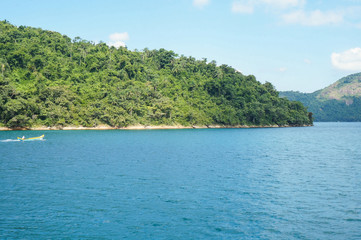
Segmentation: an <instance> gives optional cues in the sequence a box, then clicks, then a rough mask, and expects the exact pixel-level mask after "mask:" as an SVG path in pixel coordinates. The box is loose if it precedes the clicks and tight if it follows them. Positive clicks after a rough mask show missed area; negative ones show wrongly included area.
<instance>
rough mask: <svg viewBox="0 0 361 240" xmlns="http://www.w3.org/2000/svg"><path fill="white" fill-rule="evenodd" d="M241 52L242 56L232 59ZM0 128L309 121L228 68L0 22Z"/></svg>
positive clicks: (300, 109)
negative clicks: (110, 45)
mask: <svg viewBox="0 0 361 240" xmlns="http://www.w3.org/2000/svg"><path fill="white" fill-rule="evenodd" d="M241 57H247V56H240V58H241ZM0 69H1V75H0V129H3V130H7V129H154V128H166V129H168V128H199V127H203V128H212V127H214V128H221V127H286V126H311V125H312V124H313V119H312V114H311V113H309V112H308V111H307V109H306V108H305V107H304V106H303V105H302V103H301V102H298V101H290V100H288V99H286V98H280V97H279V92H278V91H277V90H276V89H275V88H274V86H273V85H272V84H271V83H269V82H265V83H260V82H259V81H257V80H256V78H255V76H253V75H249V76H246V75H243V74H242V73H241V72H239V71H236V70H235V69H234V68H232V67H231V66H228V65H225V64H222V65H217V63H216V62H215V61H210V62H208V61H207V59H202V60H197V59H195V58H194V57H186V56H184V55H178V54H176V53H175V52H173V51H170V50H165V49H155V50H149V49H147V48H145V49H143V50H141V51H139V50H133V51H132V50H128V49H127V47H119V48H115V47H113V46H112V47H109V46H108V45H107V44H106V43H104V42H99V43H93V42H91V41H86V40H83V39H81V38H79V37H76V38H74V39H70V38H69V37H67V36H66V35H62V34H60V33H58V32H54V31H49V30H43V29H40V28H33V27H27V26H19V27H18V26H15V25H13V24H11V23H9V22H8V21H6V20H5V21H0Z"/></svg>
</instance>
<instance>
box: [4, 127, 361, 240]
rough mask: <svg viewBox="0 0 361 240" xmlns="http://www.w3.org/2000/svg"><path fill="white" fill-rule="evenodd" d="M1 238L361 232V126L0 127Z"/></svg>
mask: <svg viewBox="0 0 361 240" xmlns="http://www.w3.org/2000/svg"><path fill="white" fill-rule="evenodd" d="M42 134H45V138H44V140H42V141H32V142H20V141H18V140H16V139H17V137H22V136H23V135H25V137H36V136H40V135H42ZM0 239H348V240H349V239H361V123H315V126H313V127H295V128H254V129H252V128H250V129H177V130H78V131H61V130H60V131H2V132H0Z"/></svg>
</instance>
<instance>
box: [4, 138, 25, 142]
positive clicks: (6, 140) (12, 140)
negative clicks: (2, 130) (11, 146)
mask: <svg viewBox="0 0 361 240" xmlns="http://www.w3.org/2000/svg"><path fill="white" fill-rule="evenodd" d="M0 142H20V140H19V139H5V140H0Z"/></svg>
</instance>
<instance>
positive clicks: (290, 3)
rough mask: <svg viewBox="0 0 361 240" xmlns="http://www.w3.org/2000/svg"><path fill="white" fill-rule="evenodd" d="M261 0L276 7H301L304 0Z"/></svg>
mask: <svg viewBox="0 0 361 240" xmlns="http://www.w3.org/2000/svg"><path fill="white" fill-rule="evenodd" d="M261 2H263V3H265V4H268V5H270V6H273V7H276V8H289V7H301V6H303V5H304V4H305V0H261Z"/></svg>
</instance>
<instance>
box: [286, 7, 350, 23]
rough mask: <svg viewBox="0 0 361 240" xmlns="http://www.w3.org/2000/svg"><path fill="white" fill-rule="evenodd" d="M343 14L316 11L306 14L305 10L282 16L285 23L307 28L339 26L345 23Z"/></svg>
mask: <svg viewBox="0 0 361 240" xmlns="http://www.w3.org/2000/svg"><path fill="white" fill-rule="evenodd" d="M343 17H344V16H343V13H341V12H334V11H328V12H321V11H320V10H315V11H311V12H305V11H303V10H298V11H294V12H292V13H288V14H284V15H283V16H282V18H283V20H284V22H285V23H288V24H301V25H305V26H321V25H328V24H338V23H342V22H343V20H344V19H343Z"/></svg>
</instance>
